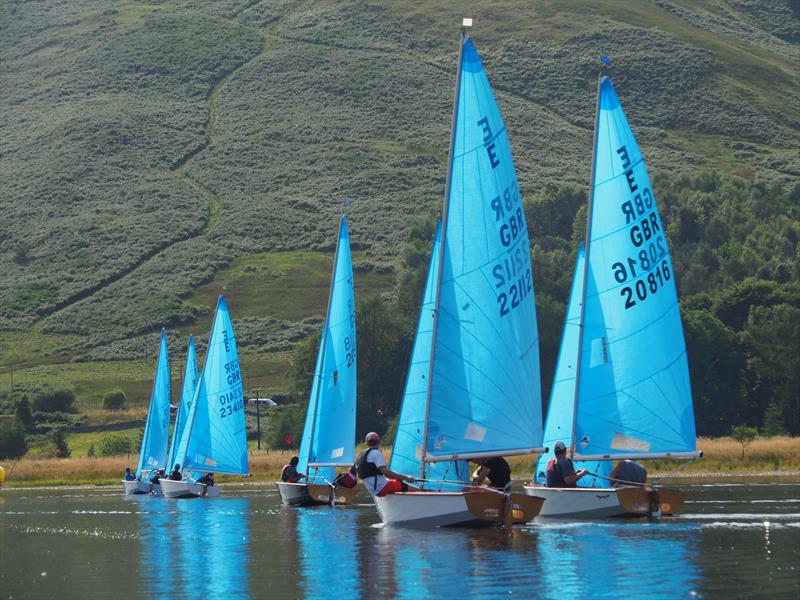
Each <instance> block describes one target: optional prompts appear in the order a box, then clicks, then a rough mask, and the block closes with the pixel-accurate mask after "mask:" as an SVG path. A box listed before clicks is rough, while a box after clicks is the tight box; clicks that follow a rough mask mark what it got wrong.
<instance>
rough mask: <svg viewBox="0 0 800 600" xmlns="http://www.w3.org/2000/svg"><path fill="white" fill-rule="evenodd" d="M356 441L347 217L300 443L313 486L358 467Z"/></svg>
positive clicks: (301, 465) (300, 468) (343, 221)
mask: <svg viewBox="0 0 800 600" xmlns="http://www.w3.org/2000/svg"><path fill="white" fill-rule="evenodd" d="M355 438H356V305H355V294H354V291H353V263H352V259H351V256H350V236H349V235H348V232H347V218H346V217H345V216H344V215H342V218H341V221H340V223H339V239H338V242H337V244H336V257H335V259H334V266H333V273H332V275H331V289H330V295H329V298H328V314H327V316H326V319H325V324H324V327H323V329H322V338H321V339H320V348H319V352H318V354H317V365H316V369H315V370H314V382H313V383H312V387H311V397H310V398H309V402H308V411H307V413H306V423H305V429H304V431H303V439H302V442H301V444H300V454H299V458H300V462H299V464H298V466H297V470H298V471H299V472H301V473H302V472H306V470H308V475H309V481H311V482H316V483H323V482H325V481H326V480H327V481H333V479H334V478H335V477H336V466H346V465H351V464H353V461H354V460H355V456H354V455H355Z"/></svg>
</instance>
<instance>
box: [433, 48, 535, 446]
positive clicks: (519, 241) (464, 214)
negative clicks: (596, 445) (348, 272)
mask: <svg viewBox="0 0 800 600" xmlns="http://www.w3.org/2000/svg"><path fill="white" fill-rule="evenodd" d="M459 67H460V68H459V80H458V84H457V88H456V94H457V96H456V103H455V114H454V119H453V126H454V131H453V139H452V148H451V156H450V160H451V166H450V173H449V174H448V190H447V196H446V198H447V200H446V204H445V215H444V225H443V233H442V258H441V261H442V263H441V265H440V269H441V277H440V283H439V294H438V304H437V307H438V315H437V321H436V324H435V327H434V334H433V336H434V349H433V357H432V360H433V368H432V380H431V392H430V401H429V404H430V412H429V421H428V435H427V440H426V454H427V457H430V458H433V459H439V460H441V459H446V458H447V457H459V456H463V455H472V454H476V453H477V454H485V455H489V454H498V455H502V454H514V453H523V452H527V451H531V450H532V449H535V448H537V447H539V445H540V443H541V440H542V415H541V389H540V382H539V340H538V335H537V330H536V308H535V304H534V291H533V273H532V269H531V256H530V244H529V241H528V227H527V224H526V220H525V213H524V210H523V207H522V198H521V197H520V192H519V187H518V185H517V179H516V175H515V172H514V163H513V160H512V158H511V148H510V145H509V141H508V135H507V134H506V129H505V125H504V124H503V119H502V117H501V116H500V111H499V110H498V107H497V104H496V103H495V99H494V95H493V94H492V88H491V86H490V85H489V80H488V78H487V77H486V73H485V72H484V70H483V66H482V65H481V61H480V58H479V56H478V52H477V50H476V49H475V45H474V44H473V43H472V40H471V39H469V38H467V39H466V40H465V41H464V42H463V46H462V52H461V61H460V65H459Z"/></svg>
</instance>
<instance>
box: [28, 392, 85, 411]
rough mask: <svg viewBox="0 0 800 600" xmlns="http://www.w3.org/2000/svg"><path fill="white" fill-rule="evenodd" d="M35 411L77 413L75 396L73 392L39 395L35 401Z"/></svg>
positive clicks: (43, 393)
mask: <svg viewBox="0 0 800 600" xmlns="http://www.w3.org/2000/svg"><path fill="white" fill-rule="evenodd" d="M33 408H34V410H38V411H40V412H48V413H52V412H65V413H72V412H76V408H75V394H74V393H73V392H72V390H49V391H45V392H42V393H41V394H39V395H38V396H37V397H36V399H35V400H34V401H33Z"/></svg>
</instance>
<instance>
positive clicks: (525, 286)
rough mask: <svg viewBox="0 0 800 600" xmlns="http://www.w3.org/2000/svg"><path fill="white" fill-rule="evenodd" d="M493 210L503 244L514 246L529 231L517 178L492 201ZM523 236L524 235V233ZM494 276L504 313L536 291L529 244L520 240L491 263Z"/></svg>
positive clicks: (498, 305)
mask: <svg viewBox="0 0 800 600" xmlns="http://www.w3.org/2000/svg"><path fill="white" fill-rule="evenodd" d="M489 206H491V208H492V210H493V212H494V220H495V225H496V226H497V233H498V236H499V238H500V244H502V245H503V246H504V247H507V248H508V247H509V246H512V243H513V242H516V241H517V240H518V239H519V238H520V236H521V235H523V234H524V232H525V231H526V228H527V225H526V224H525V215H524V213H523V212H522V202H520V197H519V189H518V188H517V182H516V181H512V182H511V185H509V186H508V187H507V188H506V189H505V190H504V191H503V194H502V195H501V196H497V197H496V198H492V200H491V201H490V202H489ZM523 237H525V236H524V235H523ZM492 277H493V280H494V287H495V290H498V294H497V307H498V310H499V311H500V316H501V317H504V316H506V315H507V314H508V313H509V312H511V311H512V310H514V309H515V308H517V307H518V306H519V305H520V304H522V301H523V300H524V299H525V298H526V297H527V296H528V295H530V294H532V293H533V275H532V274H531V255H530V250H529V249H528V244H517V245H515V246H513V247H510V248H509V250H508V252H507V253H506V254H505V255H504V256H503V257H502V258H500V259H499V260H498V261H497V262H496V263H495V265H494V266H493V267H492Z"/></svg>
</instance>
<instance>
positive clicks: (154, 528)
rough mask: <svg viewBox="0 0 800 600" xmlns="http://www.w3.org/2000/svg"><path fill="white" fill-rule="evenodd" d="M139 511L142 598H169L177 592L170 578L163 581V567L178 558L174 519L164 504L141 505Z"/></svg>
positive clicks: (151, 502) (150, 503)
mask: <svg viewBox="0 0 800 600" xmlns="http://www.w3.org/2000/svg"><path fill="white" fill-rule="evenodd" d="M136 499H137V500H138V499H139V497H138V496H137V497H136ZM139 507H140V510H139V581H140V583H141V585H142V587H143V591H144V595H145V596H147V597H151V598H169V597H171V596H172V595H174V594H175V592H176V590H174V589H173V586H172V583H171V581H170V580H169V578H165V577H164V575H165V573H164V566H165V565H170V564H173V562H174V560H175V558H176V556H177V553H176V548H175V538H174V536H173V535H172V527H171V525H172V518H173V516H172V515H170V514H169V512H168V506H167V505H166V503H163V502H160V501H158V504H155V503H154V502H153V501H150V502H148V503H147V504H146V505H145V504H144V503H141V504H140V505H139Z"/></svg>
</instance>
